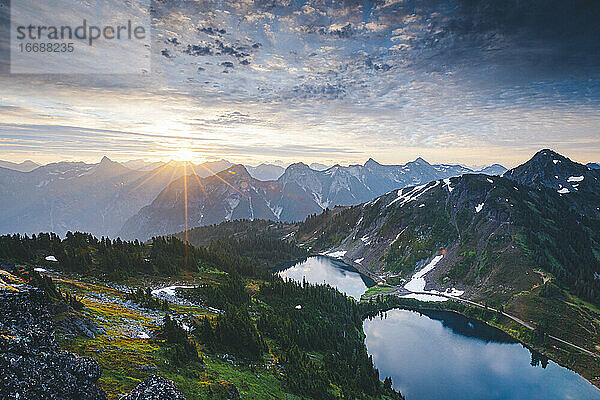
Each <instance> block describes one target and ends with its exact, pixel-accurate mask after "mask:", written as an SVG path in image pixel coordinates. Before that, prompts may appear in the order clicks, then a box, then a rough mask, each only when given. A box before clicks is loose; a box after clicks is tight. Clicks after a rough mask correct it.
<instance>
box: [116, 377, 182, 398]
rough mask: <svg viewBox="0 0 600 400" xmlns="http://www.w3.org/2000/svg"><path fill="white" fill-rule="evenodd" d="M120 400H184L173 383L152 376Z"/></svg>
mask: <svg viewBox="0 0 600 400" xmlns="http://www.w3.org/2000/svg"><path fill="white" fill-rule="evenodd" d="M121 400H185V396H184V395H183V394H182V393H181V392H180V391H179V389H177V387H176V386H175V384H174V383H173V381H170V380H168V379H165V378H161V377H160V376H156V375H153V376H151V377H149V378H148V379H146V380H145V381H143V382H142V383H140V384H139V385H137V386H136V387H135V389H133V390H132V391H131V392H130V393H129V394H127V395H125V396H124V397H122V398H121Z"/></svg>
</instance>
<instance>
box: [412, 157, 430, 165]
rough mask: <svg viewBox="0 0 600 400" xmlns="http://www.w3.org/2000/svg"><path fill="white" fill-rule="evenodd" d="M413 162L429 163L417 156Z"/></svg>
mask: <svg viewBox="0 0 600 400" xmlns="http://www.w3.org/2000/svg"><path fill="white" fill-rule="evenodd" d="M413 163H415V164H425V165H431V164H429V163H428V162H427V161H425V160H424V159H423V158H422V157H419V158H417V159H416V160H415V161H413Z"/></svg>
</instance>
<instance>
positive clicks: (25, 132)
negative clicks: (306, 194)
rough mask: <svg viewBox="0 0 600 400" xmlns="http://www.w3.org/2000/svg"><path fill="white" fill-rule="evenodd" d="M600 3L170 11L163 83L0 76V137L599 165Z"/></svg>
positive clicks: (247, 6)
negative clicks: (549, 155) (539, 152)
mask: <svg viewBox="0 0 600 400" xmlns="http://www.w3.org/2000/svg"><path fill="white" fill-rule="evenodd" d="M599 9H600V5H599V3H598V2H591V1H583V0H573V1H568V2H565V1H558V0H544V1H542V0H531V1H525V0H520V1H519V0H428V1H425V2H424V1H422V0H398V1H393V0H379V1H373V2H366V1H365V2H363V1H350V0H347V1H335V2H333V1H322V0H307V1H305V2H302V4H299V5H297V3H295V2H290V1H245V0H231V1H211V0H201V1H180V0H177V1H160V2H158V1H157V2H154V7H153V25H154V26H153V32H154V36H153V40H152V68H151V73H149V74H148V75H147V76H120V75H109V76H101V75H91V76H68V75H65V76H27V77H21V76H6V75H5V76H0V84H2V87H3V104H4V106H3V107H2V108H0V118H4V120H6V121H11V122H12V124H5V125H3V126H2V127H0V139H1V138H4V139H10V141H11V143H15V141H18V138H19V137H21V138H23V143H25V142H26V141H28V140H30V139H34V138H35V137H36V135H37V136H38V137H42V138H44V137H45V138H47V140H63V139H64V140H65V143H66V146H70V147H69V149H70V150H69V151H73V152H75V151H77V149H76V147H77V146H79V148H80V149H82V148H86V146H87V147H88V148H92V147H93V146H101V145H102V144H101V140H99V139H98V138H99V137H101V138H108V141H109V142H110V146H111V148H114V149H116V148H117V144H118V138H119V137H122V138H125V140H124V145H123V146H125V147H126V148H127V151H130V152H132V153H133V152H137V155H138V156H139V155H142V156H143V155H144V154H145V152H147V149H148V148H157V149H158V150H157V151H163V150H164V151H167V150H165V149H167V148H169V146H171V147H172V146H174V145H175V144H177V145H180V144H182V143H183V144H185V145H188V146H192V147H194V146H196V148H197V151H199V152H205V153H206V154H209V155H216V156H223V157H227V156H228V154H229V153H232V154H236V155H238V156H239V157H249V156H250V155H251V153H255V154H257V155H262V156H264V157H278V158H284V159H286V160H288V159H289V158H291V157H298V158H301V156H302V152H303V151H304V152H305V154H306V156H307V157H313V159H316V158H318V157H319V156H318V153H319V151H318V149H321V153H322V154H323V157H324V158H323V159H324V160H325V159H327V160H331V159H333V158H335V157H338V156H339V157H344V159H348V160H352V161H357V162H358V161H361V160H363V161H364V159H365V158H368V156H375V157H376V158H379V159H382V160H384V161H385V160H389V161H392V162H395V161H403V160H404V158H405V157H412V156H413V155H421V154H422V155H427V154H430V155H431V158H432V160H435V159H436V158H437V159H440V158H443V157H450V155H451V154H454V157H456V155H458V150H456V151H455V152H453V151H452V150H447V149H448V147H449V146H451V147H453V148H456V149H461V151H468V152H469V154H470V156H472V157H477V158H480V159H481V158H484V156H485V153H486V152H485V149H487V151H488V154H490V153H491V154H494V153H495V154H502V152H498V151H497V149H498V148H518V149H528V150H529V149H532V148H534V147H536V146H540V147H548V146H550V145H551V144H552V143H554V144H556V145H557V146H558V147H560V146H563V147H565V148H566V146H567V144H566V143H564V139H562V138H564V137H565V136H567V135H568V136H569V137H570V138H572V139H570V140H572V143H573V144H572V145H569V149H570V150H573V151H574V149H577V148H578V149H579V151H580V152H581V154H584V153H585V154H587V155H588V156H589V155H590V154H591V155H593V154H597V152H598V149H597V146H591V147H590V146H589V143H591V142H593V140H594V139H597V135H598V131H597V127H598V126H600V121H599V117H598V115H600V113H599V112H598V111H599V109H600V51H598V46H599V45H598V42H597V40H595V38H597V37H600V28H599V27H598V24H597V23H596V21H597V20H599V19H600V18H598V17H599V15H598V13H599ZM124 58H126V57H124ZM124 62H125V61H124ZM224 71H226V72H227V73H223V72H224ZM58 127H62V128H58ZM66 127H70V128H66ZM60 132H62V133H60ZM75 137H79V139H74V138H75ZM76 140H79V141H77V142H76ZM134 140H138V141H139V143H140V144H139V145H136V144H135V143H133V142H134ZM73 143H77V144H76V145H74V144H73ZM86 143H87V145H86ZM298 143H302V144H303V145H304V146H305V147H302V146H298ZM27 146H34V144H28V145H27ZM30 148H31V149H33V147H30ZM144 148H146V150H144ZM244 149H245V150H244ZM534 150H535V149H534ZM115 151H116V150H115ZM519 151H521V150H519ZM523 151H524V150H523ZM278 152H279V153H280V154H277V153H278ZM161 154H162V153H161ZM514 154H517V156H518V157H522V156H523V155H522V154H524V152H523V153H520V152H516V153H514ZM504 157H506V159H507V160H508V159H510V158H511V157H513V154H506V155H505V156H504ZM523 157H524V156H523ZM598 157H600V155H598ZM448 161H452V160H448ZM473 161H474V162H479V161H485V160H473ZM497 161H501V160H497ZM509 162H512V161H511V160H509Z"/></svg>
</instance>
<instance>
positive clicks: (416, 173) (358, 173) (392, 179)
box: [119, 158, 505, 240]
mask: <svg viewBox="0 0 600 400" xmlns="http://www.w3.org/2000/svg"><path fill="white" fill-rule="evenodd" d="M490 171H491V172H497V173H502V172H504V171H505V169H504V168H503V167H501V166H498V165H496V166H493V167H490ZM472 172H473V171H472V170H470V169H468V168H466V167H462V166H460V165H447V164H439V165H431V164H429V163H427V162H426V161H425V160H423V159H422V158H418V159H417V160H415V161H412V162H409V163H407V164H405V165H382V164H379V163H377V162H376V161H375V160H373V159H369V160H368V161H367V162H366V163H365V164H364V165H351V166H348V167H343V166H340V165H335V166H333V167H330V168H328V169H326V170H323V171H317V170H314V169H312V168H310V167H309V166H308V165H306V164H304V163H295V164H292V165H290V166H289V167H287V168H286V169H285V171H284V173H283V175H281V176H280V177H279V178H278V179H277V180H271V181H261V180H258V179H256V178H254V177H253V176H251V174H250V173H249V171H248V169H247V168H246V167H244V166H243V165H234V166H232V167H231V168H229V169H227V170H225V171H222V172H221V173H219V174H217V175H215V177H208V178H205V179H203V180H190V179H187V202H186V197H185V193H184V188H185V187H186V182H185V180H184V179H181V178H180V179H179V180H177V181H175V182H173V183H171V184H170V185H169V186H167V187H166V188H165V189H164V190H163V191H162V192H161V193H160V194H159V195H158V196H157V198H156V200H154V201H153V202H152V203H151V204H149V205H148V206H146V207H144V208H142V209H141V210H140V212H139V213H137V214H136V215H134V216H133V217H132V218H130V219H129V220H128V221H127V222H126V223H125V225H124V226H123V229H122V230H121V231H120V232H119V236H121V237H123V238H132V239H133V238H138V239H143V240H145V239H148V238H150V237H151V236H152V235H157V234H159V235H165V234H170V233H175V232H179V231H182V230H185V229H186V223H185V221H186V220H185V215H186V211H185V207H186V204H187V215H188V219H187V221H188V224H187V228H193V227H197V226H202V225H211V224H216V223H220V222H222V221H230V220H234V219H268V220H274V221H284V222H295V221H303V220H304V219H305V218H306V217H307V216H308V215H311V214H316V213H320V212H321V211H323V210H324V209H326V208H333V207H335V206H348V205H356V204H360V203H363V202H366V201H369V200H371V199H373V198H375V197H377V196H379V195H381V194H383V193H386V192H388V191H390V190H393V189H397V188H401V187H405V186H407V185H413V184H419V183H424V182H430V181H432V180H435V179H443V178H447V177H451V176H458V175H461V174H464V173H472Z"/></svg>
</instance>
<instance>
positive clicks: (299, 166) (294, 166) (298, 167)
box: [285, 162, 310, 171]
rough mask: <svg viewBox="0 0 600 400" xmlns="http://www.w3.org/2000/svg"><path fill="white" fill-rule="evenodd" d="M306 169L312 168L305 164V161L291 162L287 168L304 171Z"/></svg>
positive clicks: (287, 169) (288, 169)
mask: <svg viewBox="0 0 600 400" xmlns="http://www.w3.org/2000/svg"><path fill="white" fill-rule="evenodd" d="M306 169H310V167H309V166H308V165H306V164H304V163H303V162H297V163H293V164H290V165H289V167H287V168H286V169H285V170H286V171H303V170H306Z"/></svg>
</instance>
